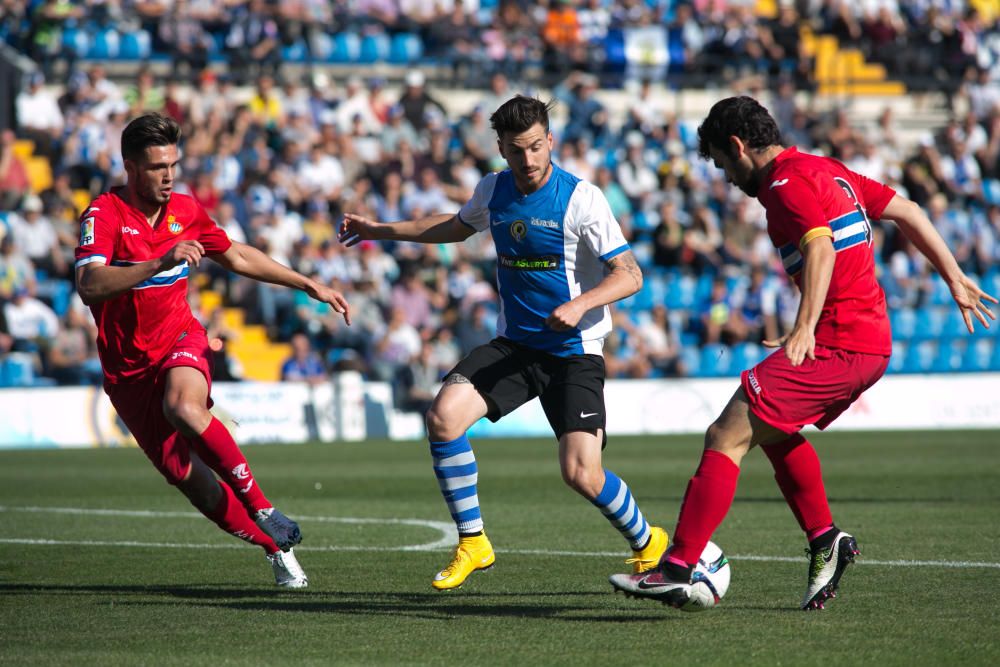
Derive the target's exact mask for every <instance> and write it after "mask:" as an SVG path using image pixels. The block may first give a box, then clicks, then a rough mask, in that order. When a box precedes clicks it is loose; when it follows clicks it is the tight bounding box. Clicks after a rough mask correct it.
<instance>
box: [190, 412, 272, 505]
mask: <svg viewBox="0 0 1000 667" xmlns="http://www.w3.org/2000/svg"><path fill="white" fill-rule="evenodd" d="M191 444H193V445H194V447H195V451H197V452H198V456H200V457H201V459H202V460H203V461H204V462H205V463H206V464H207V465H208V467H209V468H211V469H212V470H214V471H215V472H216V474H217V475H219V477H221V478H222V481H224V482H225V483H226V484H228V485H229V487H230V488H231V489H232V490H233V491H235V492H236V497H237V498H239V500H240V502H241V503H243V506H244V507H245V508H246V509H247V511H249V512H250V514H254V513H255V512H257V511H258V510H262V509H267V508H268V507H271V503H270V501H269V500H268V499H267V498H266V497H264V492H263V491H261V490H260V487H259V486H258V485H257V480H255V479H254V478H253V473H252V472H251V471H250V466H249V465H247V460H246V458H244V456H243V452H241V451H240V448H239V446H238V445H237V444H236V441H235V440H233V436H231V435H230V434H229V430H228V429H227V428H226V427H225V426H223V424H222V422H220V421H219V420H218V419H216V418H215V417H212V421H211V422H210V423H209V425H208V428H206V429H205V430H204V431H202V434H201V435H200V436H198V437H197V438H191Z"/></svg>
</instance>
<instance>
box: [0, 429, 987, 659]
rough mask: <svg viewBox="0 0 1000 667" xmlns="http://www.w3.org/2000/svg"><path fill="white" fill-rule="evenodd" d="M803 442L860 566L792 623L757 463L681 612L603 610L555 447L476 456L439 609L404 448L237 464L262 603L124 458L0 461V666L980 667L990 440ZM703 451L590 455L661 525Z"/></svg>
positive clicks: (643, 445) (32, 456)
mask: <svg viewBox="0 0 1000 667" xmlns="http://www.w3.org/2000/svg"><path fill="white" fill-rule="evenodd" d="M237 435H238V434H237ZM812 440H813V442H814V443H815V444H816V446H817V448H818V450H819V452H820V458H821V459H822V461H823V464H824V473H825V477H826V482H827V492H828V494H829V496H830V500H831V506H832V508H833V512H834V517H835V518H836V520H837V522H838V524H839V525H840V526H841V527H843V528H844V529H846V530H849V531H851V532H853V533H854V534H855V535H856V536H857V538H858V542H859V544H860V546H861V551H862V557H861V559H860V561H859V564H858V565H856V566H854V567H852V568H851V569H849V570H848V572H847V574H846V575H845V577H844V580H843V582H842V587H841V595H840V596H839V598H838V599H836V600H833V601H831V602H830V604H829V605H828V608H827V609H826V610H825V611H822V612H812V613H804V612H801V611H799V610H798V608H797V605H798V602H799V599H800V597H801V595H802V592H803V588H804V585H805V576H806V561H805V556H804V554H803V547H804V546H805V544H804V540H803V538H802V536H801V534H800V533H799V531H798V527H797V526H796V524H795V521H794V519H793V518H792V515H791V513H790V512H789V510H788V508H787V507H786V505H785V503H784V501H783V500H782V498H781V495H780V493H779V491H778V489H777V487H776V485H775V484H774V480H773V478H772V474H771V470H770V466H769V465H768V463H767V461H766V457H764V456H763V455H762V454H761V453H760V452H752V453H751V454H750V455H749V456H748V457H747V460H746V462H745V465H744V468H743V473H742V475H741V478H740V485H739V489H738V491H737V495H736V502H735V504H734V506H733V509H732V511H731V512H730V515H729V517H728V518H727V519H726V521H725V523H724V524H723V525H722V527H721V528H720V529H719V531H718V532H717V533H716V535H715V537H714V538H713V539H714V540H715V541H716V542H717V543H718V544H719V545H720V546H721V547H722V548H723V549H724V550H725V552H726V553H727V555H729V557H730V561H731V563H732V568H733V570H732V573H733V580H732V585H731V587H730V590H729V594H728V595H727V596H726V598H725V600H724V601H723V603H722V604H721V605H720V606H719V607H718V608H717V609H714V610H711V611H709V612H706V613H702V614H684V613H681V612H678V611H675V610H673V609H669V608H666V607H663V606H661V605H658V604H654V603H651V602H648V601H638V600H628V599H626V598H624V597H621V596H616V595H614V594H612V592H611V587H610V586H609V584H608V583H607V575H609V574H611V573H614V572H618V571H623V570H624V568H625V564H624V558H625V557H626V556H627V553H626V551H627V550H626V548H625V545H624V543H623V542H622V540H621V538H620V537H619V536H618V535H617V533H616V531H614V530H613V529H612V528H611V527H610V526H609V525H608V524H607V522H606V521H605V520H604V518H603V517H601V515H600V514H599V513H598V512H597V511H596V510H595V509H594V508H593V507H592V506H590V504H589V503H587V502H586V501H584V500H583V499H581V498H579V497H577V496H576V495H574V494H573V493H572V492H571V491H570V490H569V489H568V488H567V487H565V486H564V485H563V483H562V481H561V480H560V476H559V469H558V463H557V460H556V446H555V443H554V442H553V441H551V440H512V441H499V440H480V441H477V442H474V443H473V444H474V446H475V448H476V453H477V457H478V460H479V472H480V487H479V490H480V500H481V502H482V506H483V516H484V518H485V520H486V526H487V532H488V533H489V535H490V538H491V539H492V541H493V543H494V546H495V547H496V548H497V564H496V567H494V568H493V570H492V571H490V572H487V573H480V574H475V575H473V576H472V577H471V578H470V579H469V581H468V582H466V584H465V586H464V587H463V588H462V589H460V590H457V591H452V592H448V593H438V592H435V591H434V590H433V589H432V588H431V586H430V580H431V577H432V576H433V575H434V573H435V572H436V571H437V570H438V569H439V568H440V567H441V566H443V565H444V564H445V563H446V562H447V560H448V558H449V556H450V548H449V547H447V546H444V545H443V541H445V540H446V539H447V535H446V534H445V533H443V532H442V529H441V527H442V526H445V527H446V526H448V524H449V523H450V520H449V517H448V515H447V512H446V510H445V507H444V503H443V502H442V501H441V498H440V495H439V492H438V490H437V483H436V481H435V479H434V476H433V473H432V472H431V468H430V462H429V458H428V455H427V446H426V443H417V442H407V443H388V442H365V443H357V444H344V443H326V444H316V443H314V444H307V445H295V446H267V447H247V448H246V449H245V451H246V454H247V456H248V458H249V460H250V463H251V465H252V466H253V468H254V471H255V473H256V476H257V479H258V481H259V482H260V483H261V485H262V486H263V488H264V490H265V492H266V493H267V494H268V495H269V497H270V498H271V499H272V500H273V501H274V502H275V504H276V505H277V506H278V507H280V508H281V509H282V510H283V511H285V512H286V513H287V514H289V515H290V516H292V517H294V518H298V519H299V520H300V523H301V525H302V528H303V532H304V535H305V541H304V542H303V544H302V546H301V547H300V548H298V549H296V552H297V553H298V555H299V560H300V562H301V563H302V565H303V567H304V568H305V569H306V571H307V572H308V574H309V577H310V587H309V588H308V589H306V590H304V591H279V590H277V589H276V588H275V587H274V586H273V579H272V577H271V573H270V569H269V567H268V565H267V563H266V561H265V560H264V557H263V554H262V552H260V551H259V550H258V549H256V548H253V547H250V546H246V545H244V544H242V543H241V542H239V541H238V540H236V539H234V538H232V537H229V536H227V535H224V534H223V533H221V532H220V531H219V530H218V529H216V528H215V527H214V526H213V525H212V524H211V523H209V522H208V521H207V520H205V519H204V518H201V517H200V516H197V515H195V514H193V510H192V508H191V507H190V506H189V505H188V504H187V502H186V501H185V500H184V498H183V497H182V496H181V495H180V494H179V493H177V492H176V491H175V490H173V489H171V488H169V487H168V486H167V485H166V484H164V483H163V482H162V480H161V479H160V478H159V476H158V475H157V473H156V472H155V471H154V470H153V468H152V467H151V466H150V465H149V463H148V462H147V461H146V459H145V458H144V457H143V456H142V454H141V453H140V452H139V451H138V450H130V449H108V450H91V451H6V452H0V664H25V665H28V664H30V665H81V664H92V665H102V666H104V665H140V664H141V665H161V664H162V665H173V664H176V665H185V666H188V665H223V664H238V665H243V664H261V665H264V664H268V665H274V664H291V665H306V664H321V665H326V664H392V665H398V664H450V665H477V666H479V665H559V664H561V665H570V664H571V665H691V664H717V665H737V664H738V665H802V664H824V665H830V664H838V663H839V664H845V663H846V664H879V665H949V664H952V665H953V664H967V665H969V664H971V665H996V664H1000V612H998V611H997V602H998V600H1000V549H998V547H1000V539H998V532H1000V531H998V528H1000V519H998V516H1000V432H995V431H994V432H984V431H974V432H937V433H923V432H921V433H890V434H878V433H827V434H812ZM700 443H701V438H700V437H676V438H667V437H660V438H612V439H611V441H610V444H609V447H608V450H607V452H606V455H605V465H606V466H607V467H608V468H610V469H612V470H615V471H616V472H617V473H618V474H619V475H620V476H621V477H622V478H624V479H625V480H627V482H628V483H629V485H630V486H631V488H632V491H633V493H634V495H635V496H636V498H637V499H638V500H639V503H640V506H641V507H642V509H643V511H644V512H645V513H646V515H647V517H648V518H649V519H651V521H652V522H654V523H657V524H662V525H664V526H665V527H667V529H668V530H672V529H673V524H674V522H675V519H676V515H677V509H678V506H679V503H680V498H681V495H682V494H683V492H684V488H685V485H686V483H687V479H688V478H689V477H690V475H691V474H692V472H693V471H694V467H695V465H696V463H697V460H698V456H699V452H700V448H701V444H700ZM93 510H101V511H93Z"/></svg>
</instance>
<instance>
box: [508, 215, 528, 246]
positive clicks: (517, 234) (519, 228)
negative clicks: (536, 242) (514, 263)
mask: <svg viewBox="0 0 1000 667" xmlns="http://www.w3.org/2000/svg"><path fill="white" fill-rule="evenodd" d="M510 235H511V236H513V237H514V240H515V241H523V240H524V237H525V236H527V235H528V226H527V225H526V224H524V220H515V221H514V222H512V223H510Z"/></svg>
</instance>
